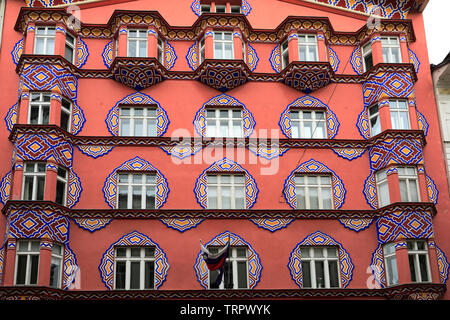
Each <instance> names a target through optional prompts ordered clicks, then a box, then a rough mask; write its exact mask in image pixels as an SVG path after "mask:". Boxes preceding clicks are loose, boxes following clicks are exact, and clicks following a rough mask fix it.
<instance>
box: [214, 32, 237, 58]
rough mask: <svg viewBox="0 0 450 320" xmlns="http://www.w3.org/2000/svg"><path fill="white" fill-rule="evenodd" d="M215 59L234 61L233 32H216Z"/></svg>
mask: <svg viewBox="0 0 450 320" xmlns="http://www.w3.org/2000/svg"><path fill="white" fill-rule="evenodd" d="M214 59H234V45H233V33H232V32H218V31H215V32H214Z"/></svg>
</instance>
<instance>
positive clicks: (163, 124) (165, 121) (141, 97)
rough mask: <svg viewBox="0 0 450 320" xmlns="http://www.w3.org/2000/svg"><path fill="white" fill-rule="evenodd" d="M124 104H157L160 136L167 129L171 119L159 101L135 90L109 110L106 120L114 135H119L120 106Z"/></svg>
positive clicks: (158, 133) (157, 125) (157, 122)
mask: <svg viewBox="0 0 450 320" xmlns="http://www.w3.org/2000/svg"><path fill="white" fill-rule="evenodd" d="M122 105H133V106H136V105H139V106H142V107H144V106H156V135H157V136H158V137H160V136H162V135H164V133H165V132H166V131H167V127H168V126H169V123H170V121H169V118H168V116H167V113H166V111H165V110H164V109H163V108H162V107H161V105H160V104H159V102H158V101H156V100H153V99H152V98H151V97H150V96H148V95H146V94H144V93H141V92H135V93H132V94H130V95H128V96H126V97H125V98H123V99H122V100H120V101H118V102H117V103H116V104H115V105H114V107H113V108H112V109H111V110H110V111H109V113H108V116H107V117H106V120H105V121H106V126H107V127H108V130H109V132H111V134H112V135H113V136H118V135H119V108H120V106H122Z"/></svg>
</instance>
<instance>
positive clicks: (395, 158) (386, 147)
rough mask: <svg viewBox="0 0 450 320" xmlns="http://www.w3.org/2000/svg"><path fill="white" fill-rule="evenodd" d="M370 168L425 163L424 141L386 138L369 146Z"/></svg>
mask: <svg viewBox="0 0 450 320" xmlns="http://www.w3.org/2000/svg"><path fill="white" fill-rule="evenodd" d="M369 160H370V168H371V169H372V170H380V169H383V168H384V167H386V166H387V165H390V164H423V153H422V143H421V142H420V140H413V139H386V140H384V141H381V142H378V143H377V144H376V145H374V146H373V147H371V148H369Z"/></svg>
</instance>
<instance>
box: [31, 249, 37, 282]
mask: <svg viewBox="0 0 450 320" xmlns="http://www.w3.org/2000/svg"><path fill="white" fill-rule="evenodd" d="M38 268H39V256H38V255H32V256H31V269H30V284H37V278H38Z"/></svg>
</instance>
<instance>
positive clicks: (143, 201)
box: [117, 173, 156, 209]
mask: <svg viewBox="0 0 450 320" xmlns="http://www.w3.org/2000/svg"><path fill="white" fill-rule="evenodd" d="M117 179H118V185H117V189H118V194H117V207H118V209H155V192H156V174H155V173H118V175H117Z"/></svg>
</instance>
